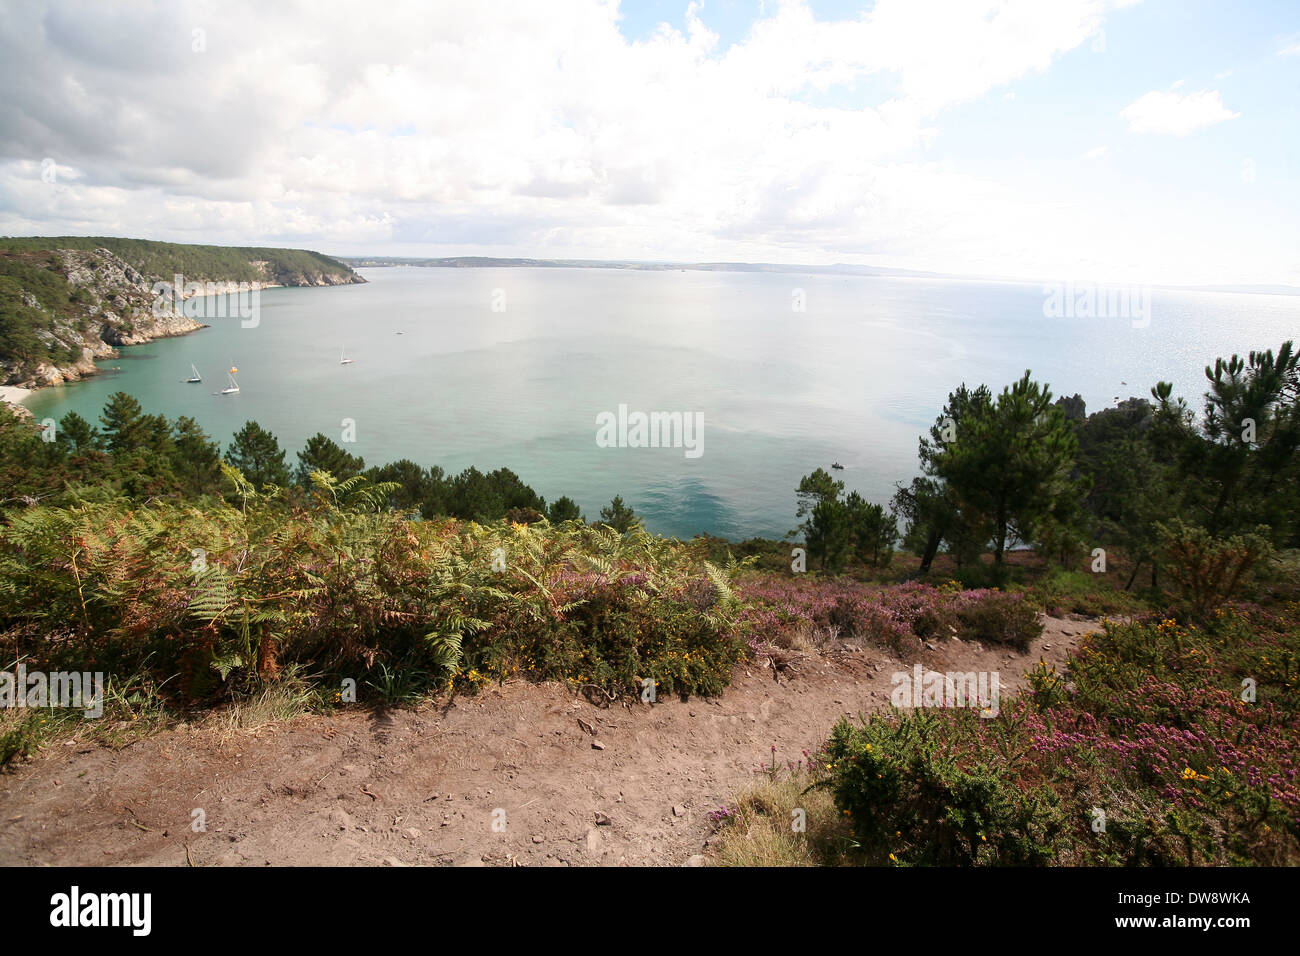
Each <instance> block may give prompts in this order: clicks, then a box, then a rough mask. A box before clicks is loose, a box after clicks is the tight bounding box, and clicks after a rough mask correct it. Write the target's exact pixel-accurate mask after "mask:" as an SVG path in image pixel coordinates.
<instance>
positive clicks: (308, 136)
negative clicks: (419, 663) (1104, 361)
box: [0, 0, 1300, 285]
mask: <svg viewBox="0 0 1300 956" xmlns="http://www.w3.org/2000/svg"><path fill="white" fill-rule="evenodd" d="M0 83H3V90H4V92H3V95H2V96H0V234H3V235H33V234H45V235H60V234H83V235H103V234H108V235H129V236H139V237H145V238H153V239H168V240H174V241H181V242H211V243H220V244H261V245H288V246H303V247H307V248H313V249H318V250H320V251H323V252H329V253H334V254H386V255H461V254H477V255H498V256H512V255H523V256H539V257H548V258H563V257H593V258H631V259H649V260H673V261H680V260H722V259H725V260H742V261H768V262H798V263H832V262H854V263H867V264H875V265H891V266H897V267H903V268H914V269H928V270H937V271H943V272H954V273H963V274H979V275H996V276H1010V277H1021V278H1028V279H1044V280H1064V279H1085V278H1091V279H1107V280H1124V281H1142V282H1155V283H1162V282H1169V283H1195V284H1207V283H1255V282H1269V283H1275V282H1280V283H1288V284H1293V285H1300V188H1298V187H1300V110H1298V107H1300V4H1297V3H1295V2H1294V0H1277V2H1267V0H1250V2H1241V3H1229V2H1208V0H1144V2H1131V0H877V2H875V3H862V2H858V3H849V2H838V0H834V2H832V0H787V2H778V0H763V2H759V0H703V2H691V3H686V2H681V0H663V2H660V0H645V2H639V0H623V2H616V0H530V2H521V0H501V2H498V0H465V2H459V0H457V2H451V0H439V2H433V3H430V2H427V0H426V2H410V3H404V2H390V0H379V2H371V3H356V2H350V3H330V2H320V0H312V2H302V3H290V2H275V3H268V2H266V0H249V2H242V0H239V2H216V0H213V2H168V0H160V2H157V3H127V2H120V0H117V2H113V3H101V2H91V0H86V2H75V0H66V2H65V0H50V2H48V3H41V2H36V0H5V2H4V3H3V5H0Z"/></svg>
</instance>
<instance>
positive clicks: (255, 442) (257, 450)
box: [226, 422, 289, 488]
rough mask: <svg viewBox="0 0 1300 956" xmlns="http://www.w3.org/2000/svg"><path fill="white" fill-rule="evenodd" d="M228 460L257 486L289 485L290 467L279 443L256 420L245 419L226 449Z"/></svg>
mask: <svg viewBox="0 0 1300 956" xmlns="http://www.w3.org/2000/svg"><path fill="white" fill-rule="evenodd" d="M226 461H227V462H229V463H230V464H231V466H233V467H235V468H238V469H239V470H240V471H241V472H243V474H244V477H245V478H247V479H248V481H249V482H250V483H251V484H252V486H253V487H254V488H263V487H265V486H266V485H276V486H279V487H287V486H288V484H289V466H288V465H286V464H285V461H284V450H283V449H282V448H281V447H280V442H279V441H278V440H277V439H276V437H275V436H274V435H272V434H271V433H270V432H269V431H267V430H266V429H265V428H263V427H262V426H261V425H259V424H258V423H257V422H244V427H243V428H241V429H240V430H239V431H238V432H236V433H235V438H234V441H232V442H231V443H230V447H229V448H227V449H226Z"/></svg>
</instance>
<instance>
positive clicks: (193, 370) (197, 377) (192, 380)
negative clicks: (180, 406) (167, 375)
mask: <svg viewBox="0 0 1300 956" xmlns="http://www.w3.org/2000/svg"><path fill="white" fill-rule="evenodd" d="M190 372H191V373H192V374H191V375H190V377H189V378H187V379H186V380H185V381H187V382H189V383H190V384H191V385H193V384H194V383H196V382H201V381H203V376H202V375H200V374H199V370H198V369H196V368H195V367H194V366H193V365H191V366H190Z"/></svg>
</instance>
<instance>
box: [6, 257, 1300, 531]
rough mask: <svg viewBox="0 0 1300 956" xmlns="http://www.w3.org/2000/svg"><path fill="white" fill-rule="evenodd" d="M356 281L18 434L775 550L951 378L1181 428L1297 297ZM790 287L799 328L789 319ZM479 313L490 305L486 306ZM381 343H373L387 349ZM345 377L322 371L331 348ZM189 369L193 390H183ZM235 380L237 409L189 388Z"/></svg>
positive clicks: (867, 471) (887, 471)
mask: <svg viewBox="0 0 1300 956" xmlns="http://www.w3.org/2000/svg"><path fill="white" fill-rule="evenodd" d="M362 274H363V275H364V276H365V277H366V278H367V279H368V280H369V283H368V284H366V285H357V286H342V287H337V288H322V289H271V290H267V291H265V292H263V293H262V295H261V302H260V311H261V315H260V323H259V324H258V326H257V327H256V328H242V327H241V324H240V321H239V319H237V318H233V319H221V318H214V319H209V320H207V321H209V322H211V325H212V327H211V328H208V329H204V330H203V331H201V332H198V333H195V334H193V335H189V336H184V337H181V338H175V339H165V340H161V341H158V342H153V343H151V344H149V345H144V346H138V347H134V348H128V349H123V350H122V354H121V357H120V358H117V359H113V360H110V361H107V362H103V363H101V367H102V368H105V369H112V371H109V372H107V373H106V374H104V375H102V376H99V377H97V378H95V379H92V380H90V381H88V382H85V383H80V384H75V385H70V386H66V387H61V388H51V389H45V390H42V391H40V392H38V393H36V394H35V395H33V396H32V397H31V398H30V399H29V400H28V402H27V405H28V407H29V408H30V409H31V410H32V411H33V412H34V413H35V415H36V417H37V418H38V419H41V418H45V417H53V418H58V417H60V416H62V415H63V414H64V413H66V412H68V411H71V410H75V411H77V412H79V413H80V414H81V415H83V416H84V417H85V418H87V419H88V420H90V421H92V422H95V421H96V420H97V418H98V415H99V412H100V409H101V408H102V407H103V404H104V401H105V399H106V398H107V396H108V395H109V394H111V393H112V392H114V391H118V390H123V391H126V392H130V393H131V394H133V395H135V396H136V397H137V398H138V399H139V400H140V402H141V403H142V404H143V405H144V407H145V410H146V411H149V412H156V413H161V414H165V415H167V416H168V417H169V418H175V417H176V416H178V415H189V416H192V417H193V418H195V419H197V420H198V422H199V423H200V424H201V425H202V426H203V427H204V429H206V430H207V432H208V433H209V434H210V435H211V436H212V437H213V438H214V439H217V440H219V441H220V442H221V444H222V447H223V448H225V447H226V445H227V444H228V443H229V440H230V438H231V436H232V435H233V434H234V432H235V431H237V430H238V429H239V427H240V426H241V425H242V424H243V423H244V422H245V421H246V420H248V419H254V420H256V421H257V422H259V423H260V424H261V425H262V426H264V427H266V428H268V429H270V430H271V431H272V432H273V433H274V434H275V435H276V436H277V437H278V438H279V439H280V443H281V446H282V447H284V448H286V449H287V450H288V451H289V454H288V456H287V458H288V460H289V461H290V463H291V464H292V463H293V462H294V453H295V452H296V451H297V450H298V449H299V448H301V447H302V445H303V443H304V442H305V440H306V439H307V438H308V437H309V436H311V435H313V434H315V433H316V432H323V433H324V434H326V435H328V436H330V437H331V438H333V439H334V440H335V441H340V440H341V439H342V437H343V428H344V424H343V423H344V420H345V419H351V420H353V421H354V422H355V434H356V441H355V443H354V444H351V445H348V446H345V447H347V448H348V449H349V450H350V451H351V452H352V453H353V454H359V455H362V456H364V458H365V460H366V463H367V464H379V463H382V462H385V461H390V460H395V459H398V458H411V459H414V460H415V461H418V462H420V463H421V464H426V465H433V464H436V465H441V466H442V467H443V468H444V469H445V470H447V471H448V472H456V471H459V470H461V469H463V468H465V467H467V466H469V465H476V466H478V467H479V468H480V469H481V470H485V471H486V470H490V469H494V468H497V467H500V466H506V467H509V468H511V469H512V470H514V471H515V472H516V473H518V474H519V475H520V477H521V478H522V479H523V480H524V481H525V482H527V483H528V484H530V485H532V486H533V487H534V488H535V489H536V490H537V491H538V492H539V493H540V494H542V495H544V496H545V497H546V498H547V499H548V500H554V499H555V498H557V497H559V496H560V495H566V494H567V495H569V496H570V497H572V498H574V499H575V500H576V501H577V502H578V503H579V504H580V505H581V506H582V508H583V510H584V511H585V513H586V515H587V517H588V518H595V517H596V515H597V513H598V512H599V509H600V507H601V505H603V504H605V503H607V502H608V501H609V499H610V498H611V497H612V496H614V495H615V494H621V495H622V496H623V498H624V500H625V501H627V502H628V503H629V504H630V505H632V507H634V508H635V509H636V510H637V511H638V512H639V513H640V514H642V515H643V516H644V517H645V518H646V520H647V525H648V527H649V528H650V530H651V531H654V532H658V533H662V534H671V535H680V536H690V535H693V534H696V533H698V532H705V531H707V532H710V533H713V534H720V535H724V536H727V537H732V538H743V537H748V536H751V535H766V536H773V537H780V536H781V535H783V534H785V532H787V531H789V530H790V529H791V528H793V527H794V526H795V524H796V519H795V516H794V505H795V499H794V490H795V487H796V486H797V485H798V482H799V478H800V476H801V475H804V474H807V473H808V472H810V471H812V469H814V468H816V467H818V466H821V467H829V466H830V464H831V463H832V462H836V461H838V462H840V463H842V464H843V465H845V470H844V471H842V472H838V473H837V474H838V475H839V476H840V477H842V478H844V480H845V482H846V484H847V486H848V487H849V488H850V489H857V490H859V491H861V492H862V493H863V494H864V495H866V496H867V497H868V498H869V499H871V500H874V501H879V502H885V501H886V500H887V499H888V498H889V496H890V495H891V493H892V491H893V486H894V484H895V482H899V481H907V480H910V478H911V477H912V476H913V475H914V474H916V473H917V460H916V443H917V438H918V437H919V436H920V434H921V433H922V432H924V431H925V430H926V429H927V428H928V427H929V425H930V424H931V423H932V422H933V420H934V418H935V416H936V415H937V414H938V413H939V411H940V409H941V408H942V406H943V403H944V401H945V400H946V398H947V395H948V392H949V391H950V390H951V389H953V388H954V387H956V386H957V385H958V384H960V383H962V382H966V383H967V384H970V385H976V384H981V383H984V384H988V385H989V386H991V387H993V388H994V389H995V391H996V390H1000V389H1001V387H1002V386H1004V385H1006V384H1008V383H1010V382H1011V381H1013V380H1015V379H1016V378H1018V377H1019V376H1020V375H1021V374H1023V373H1024V371H1025V369H1027V368H1028V369H1032V370H1033V372H1034V375H1035V377H1036V378H1038V379H1040V380H1045V381H1047V382H1048V383H1050V385H1051V387H1052V391H1053V392H1054V393H1055V394H1058V395H1059V394H1074V393H1075V392H1078V393H1080V394H1081V395H1082V396H1083V397H1084V399H1085V400H1086V402H1087V406H1088V410H1089V411H1095V410H1097V409H1099V408H1103V407H1105V406H1107V405H1112V404H1114V400H1115V398H1116V396H1118V397H1120V398H1127V397H1128V396H1130V395H1138V396H1145V395H1147V394H1148V390H1149V389H1150V387H1151V385H1153V384H1154V383H1155V382H1156V381H1157V380H1162V379H1163V380H1167V381H1172V382H1174V386H1175V393H1176V394H1182V395H1184V396H1186V397H1187V398H1188V399H1189V400H1191V401H1192V403H1193V405H1194V406H1195V407H1197V408H1198V409H1199V407H1200V404H1201V402H1200V395H1201V393H1202V392H1203V390H1204V381H1205V379H1204V372H1203V368H1204V366H1205V365H1206V364H1207V363H1211V362H1212V361H1213V359H1214V358H1215V357H1216V356H1218V355H1223V356H1227V355H1229V354H1231V353H1232V352H1233V351H1237V352H1240V353H1242V354H1243V355H1244V354H1245V353H1246V352H1247V351H1249V350H1250V349H1258V348H1274V349H1276V348H1277V346H1278V345H1279V344H1280V343H1281V342H1282V341H1283V340H1284V339H1286V338H1290V337H1295V336H1296V335H1297V334H1298V333H1300V297H1287V296H1271V295H1235V294H1218V293H1201V292H1161V291H1159V290H1157V291H1156V292H1154V293H1153V296H1152V300H1151V313H1150V323H1149V324H1148V325H1147V326H1146V327H1145V328H1134V323H1133V322H1132V321H1130V319H1127V318H1092V319H1048V318H1044V309H1043V303H1044V292H1043V288H1042V287H1041V286H1036V285H1011V284H996V283H985V282H971V281H960V280H932V279H901V278H866V277H862V278H859V277H853V278H841V277H827V276H808V275H773V274H753V273H709V272H633V271H623V270H596V269H513V268H502V269H427V268H406V267H403V268H384V269H365V270H362ZM796 289H798V290H802V297H803V300H804V303H805V305H806V310H805V311H802V312H797V311H795V310H794V308H793V303H794V301H795V297H796V291H795V290H796ZM494 305H495V306H497V307H498V308H500V307H502V306H504V311H494V308H493V307H494ZM399 332H400V333H403V334H400V335H399V334H398V333H399ZM343 349H346V350H347V355H348V357H350V358H353V359H355V360H356V361H355V363H354V364H351V365H340V364H339V357H340V352H341V351H342V350H343ZM191 363H193V364H194V365H196V366H197V367H198V369H199V371H200V372H201V373H202V375H203V377H204V381H203V384H201V385H187V384H185V382H184V379H185V378H187V377H188V376H189V370H190V364H191ZM232 364H233V365H236V366H238V368H239V373H238V375H237V378H238V380H239V384H240V389H241V390H240V392H239V394H238V395H230V396H220V395H216V394H214V392H215V391H216V390H217V389H218V388H220V387H221V386H222V385H224V384H225V375H226V370H227V369H228V368H229V367H230V366H231V365H232ZM620 404H625V405H627V406H628V408H629V410H632V411H638V410H640V411H646V412H650V411H665V412H671V411H680V412H687V413H695V412H699V413H702V414H703V416H704V436H703V437H704V440H703V454H702V455H701V456H700V457H697V458H688V457H686V455H685V454H684V450H683V449H681V448H601V447H598V445H597V443H596V430H597V429H596V418H597V415H598V414H599V413H601V412H606V411H607V412H615V413H616V412H617V410H618V407H619V405H620Z"/></svg>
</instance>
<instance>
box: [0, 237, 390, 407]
mask: <svg viewBox="0 0 1300 956" xmlns="http://www.w3.org/2000/svg"><path fill="white" fill-rule="evenodd" d="M4 254H6V255H9V256H12V257H16V258H21V259H23V265H24V266H25V267H26V268H27V271H26V272H25V273H23V272H20V271H18V270H9V271H8V272H7V274H9V275H11V276H16V278H12V279H10V280H8V285H7V287H3V288H0V291H4V292H6V293H8V295H9V297H10V299H11V300H12V301H11V302H10V305H11V306H12V309H13V310H14V312H15V314H16V315H18V317H19V318H20V319H21V321H22V322H23V323H25V327H26V330H27V331H28V339H27V342H26V347H25V348H17V347H13V348H9V349H8V350H7V351H0V384H2V385H17V386H20V387H23V388H41V387H44V386H47V385H58V384H60V383H62V382H74V381H77V380H79V379H81V378H84V377H85V376H87V375H93V374H95V372H96V368H95V361H96V360H98V359H106V358H111V357H113V356H114V355H116V354H117V348H118V347H119V346H123V345H140V344H142V343H144V342H151V341H153V340H154V339H158V338H165V337H168V336H173V335H184V334H186V333H188V332H194V331H196V330H198V329H202V328H205V327H206V326H205V324H204V323H203V322H200V321H198V318H196V317H195V312H194V310H193V309H190V310H188V311H189V312H190V314H189V315H187V314H186V311H187V310H186V308H185V306H184V300H185V299H186V298H188V297H190V296H191V295H193V294H204V295H207V294H211V293H213V292H216V293H234V292H241V291H248V290H250V289H253V290H260V289H266V288H271V287H274V286H329V285H346V284H350V283H354V282H364V281H365V279H363V278H361V277H360V276H358V275H357V274H356V273H355V272H351V271H347V272H342V273H340V272H331V271H326V270H325V269H316V268H312V267H311V265H310V264H309V265H308V266H307V267H305V268H304V267H297V268H295V267H289V266H286V265H284V264H283V263H281V262H277V261H272V260H267V259H247V258H246V259H244V260H243V271H244V272H245V274H253V275H260V276H261V278H260V279H253V280H251V281H250V280H247V279H243V280H241V281H235V280H228V279H222V278H221V277H220V276H211V275H193V274H183V281H184V282H185V283H190V282H199V283H202V284H203V290H202V293H197V292H195V290H189V291H187V290H186V289H184V288H178V289H177V290H176V296H175V299H174V300H173V299H168V298H165V297H164V298H162V299H161V300H160V296H159V294H158V293H157V292H155V291H154V285H155V283H157V282H166V283H171V282H173V280H174V276H172V275H153V274H145V273H143V272H141V271H140V270H138V269H136V268H135V267H133V266H132V265H131V264H130V263H128V262H126V261H124V260H123V259H122V258H121V257H119V256H118V255H116V254H114V253H113V252H111V251H110V250H109V249H107V248H102V247H101V248H94V249H54V250H49V251H46V252H43V253H36V252H34V251H33V252H27V251H9V252H7V253H4ZM299 258H301V257H299ZM335 265H337V263H336V264H335ZM250 267H251V273H250ZM34 268H38V269H40V270H44V271H45V272H48V273H49V275H43V274H41V273H40V272H39V271H38V272H36V273H33V271H32V270H33V269H34ZM34 274H35V275H36V277H37V278H39V279H40V280H41V281H40V282H39V286H40V288H38V287H37V286H38V283H37V282H36V280H35V279H33V278H32V276H33V275H34ZM23 276H26V278H25V279H24V278H23ZM24 282H27V283H28V287H24V286H23V283H24ZM52 282H53V283H55V284H56V285H57V289H56V291H55V292H53V293H52V292H51V283H52ZM64 283H66V287H65V286H64ZM241 283H242V284H241ZM29 289H30V291H29ZM15 290H16V294H15ZM4 305H5V303H4V302H0V306H4ZM199 317H201V313H199ZM11 344H12V343H5V342H0V346H5V345H11ZM42 352H44V353H45V355H44V356H42V355H41V353H42Z"/></svg>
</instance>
